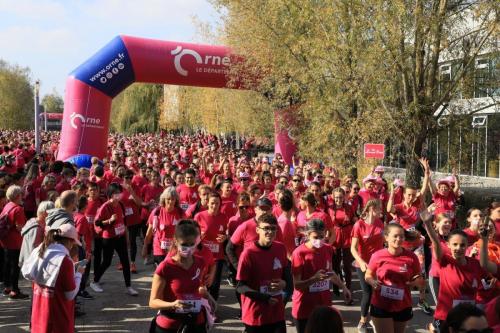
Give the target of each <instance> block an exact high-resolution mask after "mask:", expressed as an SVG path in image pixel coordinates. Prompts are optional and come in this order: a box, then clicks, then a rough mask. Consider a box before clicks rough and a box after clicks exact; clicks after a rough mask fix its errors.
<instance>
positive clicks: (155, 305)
mask: <svg viewBox="0 0 500 333" xmlns="http://www.w3.org/2000/svg"><path fill="white" fill-rule="evenodd" d="M199 235H200V234H199V231H198V228H196V226H195V225H194V224H193V223H192V222H191V221H189V220H188V221H184V220H182V221H179V222H178V224H177V225H176V226H175V231H174V235H173V242H172V247H171V250H170V253H171V255H169V256H167V257H166V259H165V260H164V261H162V262H161V263H160V265H158V267H157V268H156V270H155V274H154V276H153V283H152V286H151V295H150V297H149V307H150V308H151V309H153V310H157V311H158V314H157V315H156V316H155V318H154V319H153V322H152V323H151V327H150V332H153V333H170V332H179V331H183V330H186V332H196V333H204V332H206V331H207V330H206V321H207V313H206V310H205V309H207V307H208V302H206V301H204V299H205V300H206V297H207V291H206V289H205V288H204V276H205V274H206V271H207V264H206V262H205V260H204V259H203V258H202V257H201V256H196V255H194V253H195V251H196V245H197V244H196V240H197V238H198V237H199Z"/></svg>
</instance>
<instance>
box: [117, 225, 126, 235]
mask: <svg viewBox="0 0 500 333" xmlns="http://www.w3.org/2000/svg"><path fill="white" fill-rule="evenodd" d="M124 233H125V226H124V225H123V224H120V225H119V226H116V227H115V235H116V236H120V235H123V234H124Z"/></svg>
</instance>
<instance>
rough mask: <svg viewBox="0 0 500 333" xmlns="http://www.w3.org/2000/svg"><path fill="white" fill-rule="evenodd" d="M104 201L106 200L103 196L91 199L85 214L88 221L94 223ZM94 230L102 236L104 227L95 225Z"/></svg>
mask: <svg viewBox="0 0 500 333" xmlns="http://www.w3.org/2000/svg"><path fill="white" fill-rule="evenodd" d="M104 202H105V201H104V200H102V199H101V198H97V199H96V200H90V199H89V201H88V204H87V209H85V216H86V217H87V221H88V222H89V224H91V225H94V222H95V216H96V215H97V210H98V209H99V207H101V206H102V204H103V203H104ZM94 231H95V234H97V235H99V237H101V233H102V229H101V228H100V227H97V226H95V225H94Z"/></svg>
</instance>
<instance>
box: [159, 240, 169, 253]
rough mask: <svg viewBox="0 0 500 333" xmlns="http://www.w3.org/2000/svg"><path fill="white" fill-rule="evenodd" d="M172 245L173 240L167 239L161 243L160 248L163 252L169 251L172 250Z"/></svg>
mask: <svg viewBox="0 0 500 333" xmlns="http://www.w3.org/2000/svg"><path fill="white" fill-rule="evenodd" d="M171 245H172V240H171V239H166V240H162V241H160V248H161V249H162V250H168V249H170V246H171Z"/></svg>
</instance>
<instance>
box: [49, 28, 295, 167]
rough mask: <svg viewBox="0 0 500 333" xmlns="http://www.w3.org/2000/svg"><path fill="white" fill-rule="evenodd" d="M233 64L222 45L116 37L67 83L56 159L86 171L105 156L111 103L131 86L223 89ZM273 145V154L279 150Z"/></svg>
mask: <svg viewBox="0 0 500 333" xmlns="http://www.w3.org/2000/svg"><path fill="white" fill-rule="evenodd" d="M235 61H238V57H237V56H235V55H233V54H232V53H231V50H230V49H229V48H227V47H225V46H212V45H201V44H191V43H178V42H169V41H160V40H155V39H146V38H137V37H131V36H117V37H115V38H114V39H113V40H111V41H110V42H109V43H108V44H107V45H106V46H104V47H103V48H102V49H101V50H99V51H98V52H97V53H96V54H94V55H93V56H92V57H91V58H90V59H88V60H87V61H86V62H85V63H83V64H82V65H80V66H79V67H78V68H76V69H75V70H74V71H73V72H72V73H71V74H70V75H69V77H68V79H67V81H66V92H65V96H64V115H63V123H62V130H61V142H60V147H59V152H58V156H57V158H58V159H59V160H63V161H70V162H72V163H75V164H76V165H77V166H78V167H83V166H87V167H88V166H90V159H91V157H92V156H96V157H98V158H100V159H103V158H104V157H106V154H107V144H108V132H109V118H110V114H111V101H112V99H113V98H114V97H115V96H116V95H118V94H119V93H120V92H121V91H123V90H124V89H125V88H127V87H128V86H129V85H131V84H132V83H134V82H145V83H161V84H175V85H187V86H199V87H212V88H228V83H229V82H228V74H229V66H230V65H231V63H232V62H235ZM278 141H279V140H276V142H277V143H276V146H275V150H276V151H277V152H281V151H282V149H280V145H279V143H278ZM276 148H277V149H276ZM284 157H285V160H289V158H288V156H284ZM290 158H291V156H290ZM287 162H289V161H287Z"/></svg>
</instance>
